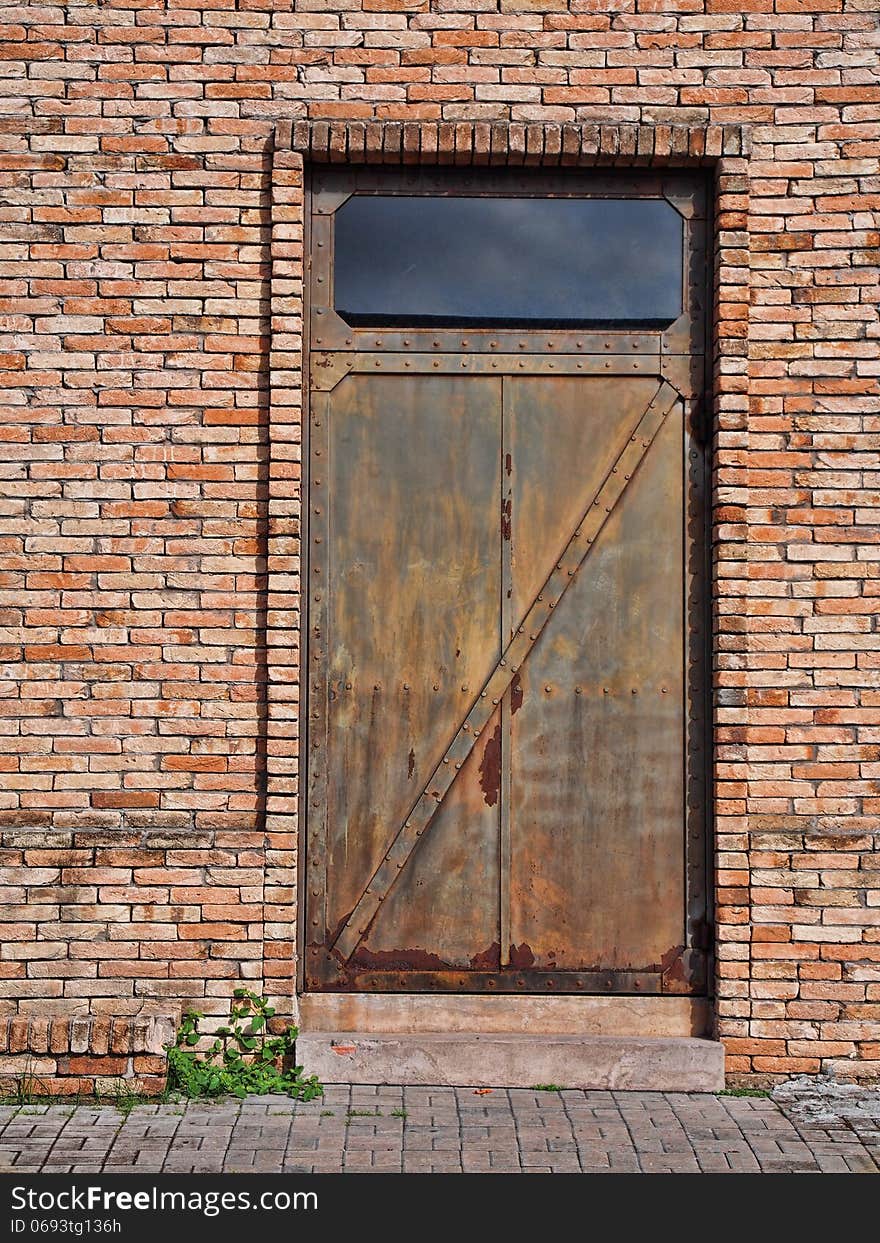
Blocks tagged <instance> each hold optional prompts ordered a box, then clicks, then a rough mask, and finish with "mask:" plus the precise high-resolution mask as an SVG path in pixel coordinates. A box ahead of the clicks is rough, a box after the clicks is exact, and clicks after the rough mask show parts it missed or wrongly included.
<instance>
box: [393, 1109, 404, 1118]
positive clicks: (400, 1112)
mask: <svg viewBox="0 0 880 1243" xmlns="http://www.w3.org/2000/svg"><path fill="white" fill-rule="evenodd" d="M391 1117H392V1118H405V1117H406V1110H405V1109H392V1110H391Z"/></svg>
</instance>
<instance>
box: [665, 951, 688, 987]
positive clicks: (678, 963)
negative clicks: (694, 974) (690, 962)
mask: <svg viewBox="0 0 880 1243" xmlns="http://www.w3.org/2000/svg"><path fill="white" fill-rule="evenodd" d="M684 951H685V947H684V946H683V945H673V946H671V947H670V948H669V949H668V950H667V951H666V953H665V954H663V955H662V956H661V958H660V971H661V972H662V974H663V983H664V984H667V985H668V984H682V983H684V982H685V969H684Z"/></svg>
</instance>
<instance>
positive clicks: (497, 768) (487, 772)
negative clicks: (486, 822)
mask: <svg viewBox="0 0 880 1243" xmlns="http://www.w3.org/2000/svg"><path fill="white" fill-rule="evenodd" d="M480 789H481V790H482V791H483V798H484V800H485V803H486V806H487V807H494V806H495V804H496V803H497V802H498V796H499V793H500V791H501V726H500V725H496V726H495V730H494V732H493V734H492V737H491V738H490V739H489V740H488V741H487V743H486V746H485V747H484V749H483V758H482V759H481V760H480Z"/></svg>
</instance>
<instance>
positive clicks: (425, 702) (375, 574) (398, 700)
mask: <svg viewBox="0 0 880 1243" xmlns="http://www.w3.org/2000/svg"><path fill="white" fill-rule="evenodd" d="M328 422H329V434H328V437H327V442H328V453H329V462H328V463H327V467H329V469H328V470H327V474H328V481H329V488H328V491H329V496H330V501H329V531H328V535H327V542H326V545H325V546H324V548H323V550H322V548H321V547H320V546H315V545H314V544H313V547H312V557H313V561H314V562H315V567H316V568H324V572H325V574H326V576H327V578H328V582H329V590H328V595H329V608H328V621H327V626H328V633H327V643H328V667H327V687H328V709H327V711H328V724H327V757H326V767H327V774H328V777H327V782H328V784H327V796H326V830H327V836H328V855H327V871H328V876H329V884H328V889H327V929H326V931H329V933H330V934H332V932H333V930H334V929H335V928H336V926H337V925H338V924H339V922H340V921H341V920H343V919H344V918H345V917H346V916H347V915H348V913H349V912H350V911H351V909H352V907H353V906H354V905H355V903H356V901H357V899H358V897H359V895H360V893H361V892H362V891H363V889H364V888H365V886H366V885H367V884H368V882H369V879H370V876H371V875H372V873H373V871H374V870H375V868H376V866H377V864H378V862H379V860H380V859H381V857H382V855H383V853H384V852H385V851H386V849H387V848H388V846H389V844H390V842H391V840H392V839H393V837H394V834H395V833H396V832H397V829H398V828H399V825H400V824H401V822H402V821H403V820H404V818H405V817H406V815H407V813H408V812H409V810H410V806H411V803H412V801H413V799H414V798H415V797H416V795H417V791H418V790H419V789H420V788H421V783H422V782H424V781H425V780H426V779H427V777H428V776H429V775H430V773H431V771H432V769H433V767H434V766H435V765H436V764H437V763H438V762H439V758H440V755H441V753H442V750H443V747H444V745H445V744H446V742H447V741H448V735H449V733H450V731H451V730H452V729H454V722H455V719H456V717H457V715H458V713H459V712H460V711H461V702H462V700H463V699H465V698H466V697H467V693H468V692H465V691H463V690H462V687H463V686H467V687H472V686H475V685H476V684H477V683H479V682H480V681H481V680H483V679H484V678H485V677H486V676H487V674H488V672H489V671H490V670H491V668H492V666H493V664H494V662H495V660H497V658H498V655H499V644H500V632H499V622H498V605H497V601H498V593H499V590H500V580H499V573H500V570H499V559H498V552H497V529H498V503H499V502H498V496H499V488H500V463H499V459H498V441H499V436H500V380H498V379H495V378H492V377H485V378H484V377H480V378H477V379H475V378H471V377H459V376H454V375H445V376H429V377H421V378H419V379H415V378H410V377H400V376H395V377H390V376H384V375H383V376H378V375H366V376H364V375H355V376H348V377H346V378H345V379H344V380H342V381H341V383H340V384H339V385H338V386H337V387H336V388H335V389H334V391H333V393H332V394H331V399H330V403H329V414H328ZM315 452H317V453H318V454H319V455H320V452H321V451H320V449H313V457H312V467H313V476H314V474H316V472H317V471H319V470H321V469H322V467H321V459H320V456H317V457H316V456H315ZM325 469H326V467H325ZM319 538H320V537H319ZM319 759H320V757H318V756H316V755H315V754H314V751H313V763H318V762H319ZM461 776H462V777H465V776H467V777H471V776H472V774H470V773H467V774H465V773H462V774H461ZM459 802H463V805H465V806H466V807H467V810H468V815H469V817H470V823H471V829H470V831H469V833H468V838H469V839H470V857H471V867H469V868H465V869H462V868H457V869H455V868H453V869H452V870H451V875H450V879H449V884H453V878H457V879H456V880H455V884H456V885H457V894H456V905H457V908H458V910H459V911H460V912H462V919H461V921H460V924H459V926H458V927H457V928H456V929H455V933H454V935H453V934H452V933H451V932H450V937H451V940H450V944H449V945H448V947H447V949H448V951H449V955H450V958H451V960H452V961H453V962H458V961H459V960H460V958H461V954H462V952H463V946H464V947H466V948H469V949H470V951H471V953H473V952H474V950H475V949H482V948H485V946H486V945H488V944H489V943H491V941H492V940H493V936H492V935H489V933H490V932H491V931H492V929H491V928H490V927H486V928H485V929H484V928H483V927H480V928H477V929H474V930H473V932H472V933H469V932H468V930H467V922H468V914H469V913H472V914H473V918H474V920H475V921H476V919H477V915H478V913H480V911H481V909H482V908H481V907H480V905H479V903H478V902H477V901H476V900H475V899H474V896H473V895H472V894H471V893H470V892H469V886H470V885H471V884H472V883H473V884H481V883H482V880H483V873H484V872H486V871H487V870H488V871H491V869H493V868H495V869H497V846H496V845H495V841H496V840H497V828H496V827H495V826H496V824H497V819H498V810H497V806H495V807H491V806H487V804H486V803H485V802H484V801H483V800H482V799H481V798H480V799H475V798H473V797H471V798H464V799H463V800H461V799H459ZM447 814H448V815H451V816H455V811H454V809H453V807H452V805H450V809H449V811H448V813H447ZM441 837H442V835H441ZM434 850H435V851H436V850H437V847H434ZM484 905H485V904H484ZM419 910H420V911H421V908H419ZM430 911H431V904H430V903H429V905H428V906H427V907H426V908H425V910H424V912H423V914H419V913H418V912H415V913H414V912H412V911H410V912H408V914H409V916H410V918H409V920H408V924H407V925H405V926H404V927H403V928H402V929H401V936H397V935H396V934H395V932H394V929H393V926H389V921H388V919H387V916H386V917H385V918H384V919H383V921H382V925H381V926H382V930H383V931H382V935H381V937H380V942H379V945H380V949H382V948H394V949H397V948H411V949H422V950H424V949H425V948H426V947H427V944H428V943H429V941H430V944H431V946H432V948H436V940H435V939H433V938H435V937H436V935H437V934H438V932H439V931H440V929H438V928H436V927H435V926H434V925H433V924H432V923H431V919H430ZM420 918H423V919H424V920H425V921H427V923H426V924H423V926H422V927H421V929H420V930H419V928H418V927H413V920H415V923H416V925H418V921H419V919H420ZM490 923H491V918H490ZM448 924H449V921H447V925H448ZM320 932H321V933H322V934H323V933H324V932H325V930H324V929H321V930H320ZM494 937H497V930H496V931H495V932H494ZM321 939H323V938H321ZM412 965H415V964H414V963H413V964H412Z"/></svg>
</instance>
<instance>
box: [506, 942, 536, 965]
mask: <svg viewBox="0 0 880 1243" xmlns="http://www.w3.org/2000/svg"><path fill="white" fill-rule="evenodd" d="M534 961H535V955H534V954H533V953H532V951H531V949H530V948H529V946H528V945H526V943H525V941H523V943H522V945H511V947H510V965H511V967H514V968H515V969H516V970H517V971H527V970H528V969H529V967H531V966H532V965H533V964H534Z"/></svg>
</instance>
